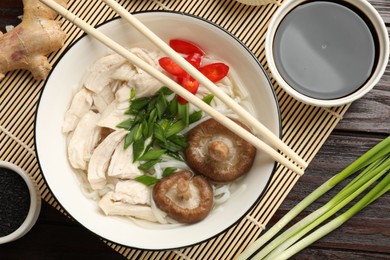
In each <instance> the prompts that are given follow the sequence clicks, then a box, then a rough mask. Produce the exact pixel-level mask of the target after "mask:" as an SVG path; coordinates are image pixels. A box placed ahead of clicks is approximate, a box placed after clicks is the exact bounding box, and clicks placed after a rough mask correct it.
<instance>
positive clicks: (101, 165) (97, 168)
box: [88, 129, 127, 190]
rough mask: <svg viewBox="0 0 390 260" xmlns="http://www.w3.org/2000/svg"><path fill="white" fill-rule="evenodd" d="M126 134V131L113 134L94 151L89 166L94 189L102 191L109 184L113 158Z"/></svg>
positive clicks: (89, 177)
mask: <svg viewBox="0 0 390 260" xmlns="http://www.w3.org/2000/svg"><path fill="white" fill-rule="evenodd" d="M126 134H127V131H126V130H124V129H120V130H117V131H114V132H112V133H111V134H109V135H108V136H107V137H106V138H105V139H104V140H103V141H102V142H101V143H100V144H99V145H98V146H97V147H96V149H95V150H94V151H93V153H92V156H91V159H90V161H89V164H88V181H89V183H90V184H91V187H92V189H94V190H97V189H101V188H103V187H104V185H105V184H106V183H107V179H106V173H107V169H108V165H109V163H110V160H111V156H112V154H113V153H114V151H115V148H116V147H117V146H118V144H119V143H120V142H121V141H122V139H123V138H124V137H125V135H126Z"/></svg>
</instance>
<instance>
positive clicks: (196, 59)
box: [186, 52, 203, 69]
mask: <svg viewBox="0 0 390 260" xmlns="http://www.w3.org/2000/svg"><path fill="white" fill-rule="evenodd" d="M202 57H203V55H202V54H200V53H197V52H194V53H191V54H190V55H188V56H187V58H186V60H187V61H188V62H189V63H191V65H192V66H194V67H195V68H197V69H199V67H200V63H201V61H202Z"/></svg>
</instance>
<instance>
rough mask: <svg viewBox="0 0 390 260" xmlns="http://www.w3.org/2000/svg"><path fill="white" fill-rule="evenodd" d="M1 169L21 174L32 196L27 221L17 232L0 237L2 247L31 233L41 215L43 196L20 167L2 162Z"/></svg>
mask: <svg viewBox="0 0 390 260" xmlns="http://www.w3.org/2000/svg"><path fill="white" fill-rule="evenodd" d="M0 167H1V168H7V169H9V170H11V171H13V172H15V174H19V175H20V177H22V179H23V180H24V181H25V183H26V184H27V188H28V190H29V194H30V208H29V210H28V213H27V216H26V219H25V220H24V221H23V223H22V224H21V225H20V227H19V228H17V229H16V230H15V231H13V232H12V233H10V234H8V235H6V236H4V237H0V245H1V244H5V243H9V242H12V241H14V240H17V239H19V238H21V237H22V236H24V235H25V234H27V232H28V231H30V229H31V228H32V227H33V226H34V225H35V223H36V221H37V219H38V216H39V213H40V212H41V196H40V194H39V191H38V189H37V187H36V185H35V183H34V182H33V180H32V179H31V178H30V176H29V175H28V174H27V173H26V172H25V171H23V170H22V169H21V168H20V167H19V166H16V165H15V164H12V163H9V162H5V161H0Z"/></svg>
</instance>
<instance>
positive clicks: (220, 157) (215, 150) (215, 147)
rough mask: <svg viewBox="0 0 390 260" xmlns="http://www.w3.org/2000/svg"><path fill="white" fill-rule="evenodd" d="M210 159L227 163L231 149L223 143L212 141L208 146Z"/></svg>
mask: <svg viewBox="0 0 390 260" xmlns="http://www.w3.org/2000/svg"><path fill="white" fill-rule="evenodd" d="M208 151H209V154H210V157H211V158H212V159H213V160H215V161H219V162H221V161H225V160H227V159H228V156H229V147H228V146H227V145H226V144H225V143H224V142H223V141H212V142H210V144H209V145H208Z"/></svg>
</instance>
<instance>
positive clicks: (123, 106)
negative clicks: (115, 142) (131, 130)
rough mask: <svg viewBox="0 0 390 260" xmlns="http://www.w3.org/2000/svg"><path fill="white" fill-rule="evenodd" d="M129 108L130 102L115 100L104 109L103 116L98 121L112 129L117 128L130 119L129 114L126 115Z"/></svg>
mask: <svg viewBox="0 0 390 260" xmlns="http://www.w3.org/2000/svg"><path fill="white" fill-rule="evenodd" d="M128 108H129V102H128V101H125V102H121V103H119V102H118V101H117V100H114V101H113V102H112V103H111V104H110V105H108V106H107V108H106V109H105V110H104V111H103V114H102V117H101V119H100V120H99V122H98V123H97V124H98V125H99V126H100V127H107V128H110V129H114V130H115V129H117V127H116V126H117V125H118V124H119V123H120V122H122V121H124V120H126V119H128V118H129V116H128V115H125V112H126V110H127V109H128Z"/></svg>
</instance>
